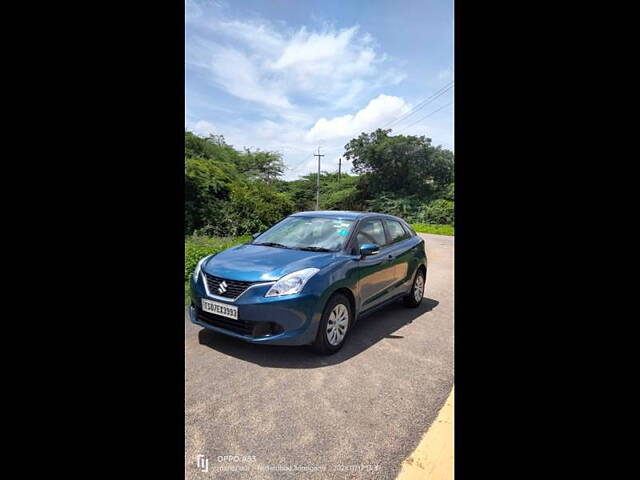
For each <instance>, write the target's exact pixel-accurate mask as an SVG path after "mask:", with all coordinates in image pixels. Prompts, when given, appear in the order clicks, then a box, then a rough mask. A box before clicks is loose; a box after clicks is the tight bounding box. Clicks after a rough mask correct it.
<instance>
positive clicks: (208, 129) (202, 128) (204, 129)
mask: <svg viewBox="0 0 640 480" xmlns="http://www.w3.org/2000/svg"><path fill="white" fill-rule="evenodd" d="M189 129H190V130H191V131H192V132H193V133H197V134H198V135H200V136H203V137H207V136H209V135H210V134H215V133H216V126H215V125H214V124H213V123H211V122H207V121H206V120H199V121H197V122H196V123H194V124H193V125H190V126H189Z"/></svg>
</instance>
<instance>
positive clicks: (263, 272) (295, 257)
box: [202, 244, 336, 282]
mask: <svg viewBox="0 0 640 480" xmlns="http://www.w3.org/2000/svg"><path fill="white" fill-rule="evenodd" d="M335 255H336V254H335V253H333V252H332V253H328V252H307V251H303V250H289V249H285V248H277V247H265V246H261V245H251V244H244V245H238V246H235V247H231V248H229V249H227V250H224V251H222V252H220V253H218V254H217V255H214V256H213V257H211V258H210V259H209V260H208V261H207V262H205V264H204V265H203V266H202V270H203V271H204V272H206V273H208V274H209V275H214V276H216V277H222V278H228V279H231V280H241V281H244V282H270V281H274V280H278V279H279V278H281V277H283V276H284V275H286V274H288V273H291V272H296V271H298V270H302V269H303V268H311V267H315V268H323V267H325V266H326V265H328V264H329V263H331V261H332V260H333V259H334V258H335Z"/></svg>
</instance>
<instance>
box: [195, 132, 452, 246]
mask: <svg viewBox="0 0 640 480" xmlns="http://www.w3.org/2000/svg"><path fill="white" fill-rule="evenodd" d="M390 132H391V131H390V130H380V129H378V130H376V131H375V132H371V133H362V134H361V135H360V136H359V137H357V138H354V139H353V140H351V141H350V142H349V143H347V145H345V153H344V157H345V158H347V159H348V160H351V163H352V165H353V171H354V172H355V173H356V174H357V175H347V174H342V175H341V177H340V179H338V174H337V173H328V172H322V173H321V175H320V192H321V194H320V208H321V209H326V210H361V211H376V212H383V213H390V214H394V215H399V216H402V217H403V218H405V219H407V220H408V221H410V222H424V223H435V224H449V225H453V223H454V214H453V205H454V202H453V200H454V196H453V195H454V179H453V165H454V158H453V153H452V152H451V151H449V150H445V149H442V148H441V147H434V146H433V145H431V139H429V138H426V137H424V136H420V137H416V136H404V135H396V136H391V135H390ZM284 170H285V165H284V162H283V160H282V156H281V154H279V153H278V152H269V151H261V150H257V151H251V150H248V149H245V150H244V151H238V150H236V149H234V148H233V147H232V146H230V145H227V144H226V143H225V141H224V138H223V137H222V136H217V135H210V136H209V137H200V136H198V135H195V134H193V133H192V132H188V131H187V132H185V233H187V234H191V233H201V234H205V235H216V236H236V235H244V234H247V233H254V232H259V231H262V230H264V229H265V228H267V227H268V226H270V225H272V224H273V223H275V222H277V221H278V220H280V219H281V218H283V217H285V216H286V215H289V214H290V213H293V212H295V211H302V210H313V209H314V208H315V188H316V179H317V174H316V173H311V174H308V175H305V176H303V177H301V178H299V179H297V180H293V181H284V180H282V179H281V176H282V174H283V173H284Z"/></svg>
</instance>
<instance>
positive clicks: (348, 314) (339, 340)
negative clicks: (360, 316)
mask: <svg viewBox="0 0 640 480" xmlns="http://www.w3.org/2000/svg"><path fill="white" fill-rule="evenodd" d="M352 321H353V314H352V311H351V303H350V302H349V299H348V298H347V297H345V296H344V295H343V294H341V293H336V294H334V295H333V296H332V297H331V298H330V299H329V301H328V302H327V306H326V307H325V309H324V312H323V313H322V318H321V319H320V325H319V326H318V333H317V335H316V339H315V341H314V342H313V344H312V347H313V349H314V350H315V351H316V353H319V354H321V355H331V354H333V353H336V352H337V351H338V350H340V349H341V348H342V346H343V345H344V343H345V341H346V339H347V334H348V333H349V330H350V328H351V323H352Z"/></svg>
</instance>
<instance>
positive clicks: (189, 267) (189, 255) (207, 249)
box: [184, 235, 251, 306]
mask: <svg viewBox="0 0 640 480" xmlns="http://www.w3.org/2000/svg"><path fill="white" fill-rule="evenodd" d="M249 240H251V237H250V236H249V235H246V236H244V237H203V236H195V235H192V236H189V237H185V239H184V304H185V306H187V305H189V303H191V302H190V296H191V294H190V291H189V277H191V275H192V274H193V271H194V270H195V268H196V265H197V264H198V262H199V261H200V259H201V258H203V257H206V256H207V255H211V254H212V253H218V252H221V251H222V250H226V249H227V248H229V247H232V246H234V245H238V244H240V243H245V242H248V241H249Z"/></svg>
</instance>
